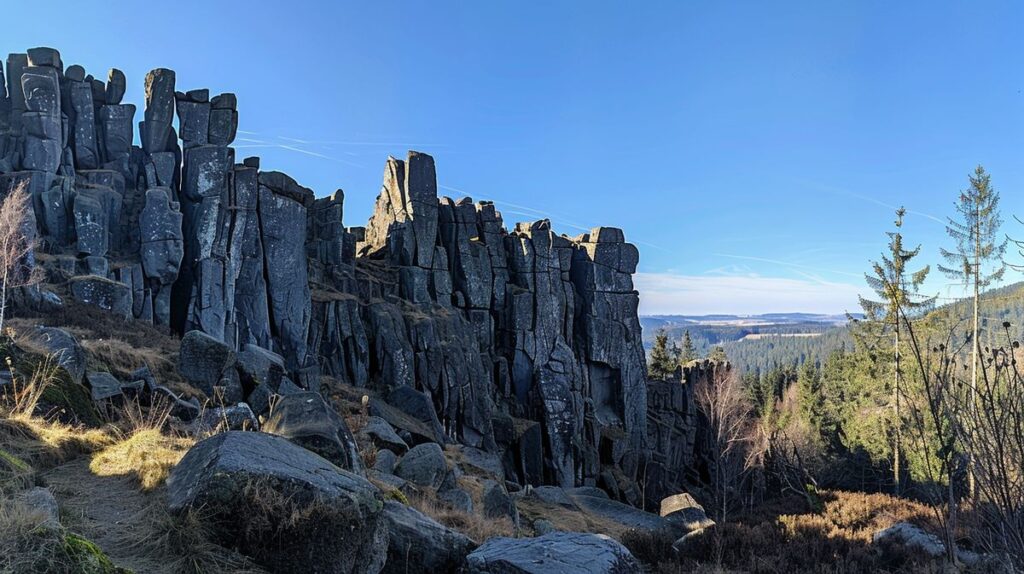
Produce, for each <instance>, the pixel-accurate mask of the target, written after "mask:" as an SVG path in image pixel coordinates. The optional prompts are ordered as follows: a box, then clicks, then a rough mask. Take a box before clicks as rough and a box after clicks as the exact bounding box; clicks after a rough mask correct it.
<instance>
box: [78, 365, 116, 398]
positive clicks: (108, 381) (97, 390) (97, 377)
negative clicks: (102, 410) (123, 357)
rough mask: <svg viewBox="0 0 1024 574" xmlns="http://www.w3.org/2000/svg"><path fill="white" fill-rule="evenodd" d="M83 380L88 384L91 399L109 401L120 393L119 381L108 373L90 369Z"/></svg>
mask: <svg viewBox="0 0 1024 574" xmlns="http://www.w3.org/2000/svg"><path fill="white" fill-rule="evenodd" d="M85 382H86V383H87V384H88V385H89V389H90V393H91V396H92V400H94V401H96V402H102V401H109V400H113V399H116V398H118V397H120V396H121V395H122V392H121V382H120V381H118V380H117V379H115V378H114V376H113V375H111V374H110V373H99V372H95V371H90V372H88V373H86V374H85Z"/></svg>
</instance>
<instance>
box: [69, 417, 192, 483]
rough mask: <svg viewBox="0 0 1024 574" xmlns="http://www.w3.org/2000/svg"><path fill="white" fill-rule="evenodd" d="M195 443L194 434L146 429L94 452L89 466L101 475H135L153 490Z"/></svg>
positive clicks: (140, 481)
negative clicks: (170, 433) (187, 434)
mask: <svg viewBox="0 0 1024 574" xmlns="http://www.w3.org/2000/svg"><path fill="white" fill-rule="evenodd" d="M193 444H195V440H194V439H192V438H186V437H176V436H168V435H166V434H164V433H162V432H160V430H159V429H143V430H140V431H136V432H134V433H132V434H131V435H129V436H127V437H125V438H124V439H123V440H119V441H117V442H115V443H114V444H112V445H110V446H108V447H106V448H104V449H103V450H101V451H99V452H97V453H96V454H94V455H93V456H92V461H91V462H90V463H89V470H91V471H92V472H93V473H94V474H96V475H98V476H116V475H128V476H132V477H134V478H135V479H136V480H137V481H138V483H139V486H140V487H141V488H142V490H146V491H148V490H153V489H154V488H156V487H158V486H160V485H162V484H163V483H164V481H166V480H167V476H168V475H170V473H171V469H173V468H174V467H175V465H177V464H178V461H180V460H181V457H183V456H185V453H186V452H188V449H189V448H191V447H192V445H193Z"/></svg>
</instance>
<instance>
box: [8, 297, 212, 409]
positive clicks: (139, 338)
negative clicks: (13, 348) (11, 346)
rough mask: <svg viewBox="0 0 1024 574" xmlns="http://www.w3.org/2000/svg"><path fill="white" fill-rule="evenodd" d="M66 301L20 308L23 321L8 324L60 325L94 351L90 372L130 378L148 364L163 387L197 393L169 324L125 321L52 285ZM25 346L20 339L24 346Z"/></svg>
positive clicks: (22, 327) (25, 327)
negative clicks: (181, 368)
mask: <svg viewBox="0 0 1024 574" xmlns="http://www.w3.org/2000/svg"><path fill="white" fill-rule="evenodd" d="M49 287H51V288H52V290H53V291H55V292H57V293H58V294H59V295H61V296H62V298H63V299H64V305H63V307H62V308H61V309H60V310H58V311H53V312H47V313H33V312H30V311H21V310H19V313H18V318H12V319H10V320H9V321H8V322H7V324H8V325H10V326H11V327H13V328H14V329H15V330H16V331H18V332H26V333H27V332H31V328H32V326H34V325H39V324H42V325H47V326H50V327H59V328H61V329H64V330H66V331H68V332H69V333H71V334H72V335H74V336H75V338H77V339H78V341H79V343H81V345H82V347H84V348H85V349H86V350H87V351H88V352H89V355H90V357H89V363H90V368H92V369H95V370H109V371H110V372H111V373H113V374H114V375H117V376H119V377H121V378H126V377H127V376H128V375H129V374H130V373H131V372H132V371H134V370H135V369H138V368H139V367H141V366H143V365H149V368H150V370H151V371H152V372H153V374H154V375H155V376H156V377H157V379H158V380H159V381H160V383H161V384H162V385H165V386H167V387H168V388H170V389H171V390H173V391H175V392H179V393H191V394H193V395H195V396H200V395H198V394H197V393H198V391H197V390H196V389H194V388H192V387H190V386H188V385H187V384H186V383H185V381H184V379H182V377H181V375H180V374H179V373H178V370H177V368H176V365H177V361H178V350H179V348H180V346H181V341H180V340H179V339H178V337H177V336H175V335H173V334H171V332H170V330H169V329H168V328H167V327H166V326H157V325H152V324H148V323H145V322H142V321H126V320H125V319H123V318H121V317H118V316H116V315H114V314H113V313H109V312H107V311H104V310H102V309H98V308H96V307H92V306H89V305H83V304H81V303H78V302H77V301H75V300H74V299H72V298H71V297H69V296H67V293H66V289H65V288H64V287H62V286H57V285H51V286H49ZM21 344H22V342H21V341H19V346H20V345H21Z"/></svg>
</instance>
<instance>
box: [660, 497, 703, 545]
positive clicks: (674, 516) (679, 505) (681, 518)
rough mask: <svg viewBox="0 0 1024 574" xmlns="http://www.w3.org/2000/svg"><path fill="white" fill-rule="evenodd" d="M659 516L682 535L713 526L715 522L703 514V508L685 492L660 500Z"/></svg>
mask: <svg viewBox="0 0 1024 574" xmlns="http://www.w3.org/2000/svg"><path fill="white" fill-rule="evenodd" d="M661 516H662V517H663V518H665V520H668V521H669V522H670V523H671V524H672V525H673V526H674V527H676V528H678V529H680V530H681V531H682V534H683V535H686V534H689V533H690V532H693V531H695V530H700V529H702V528H707V527H709V526H714V525H715V521H714V520H711V519H710V518H708V515H707V514H706V513H705V512H704V507H703V506H701V505H700V504H699V503H698V502H697V501H696V500H694V498H693V497H692V496H690V495H689V494H688V493H685V492H683V493H680V494H675V495H672V496H669V497H666V498H664V499H662V501H661Z"/></svg>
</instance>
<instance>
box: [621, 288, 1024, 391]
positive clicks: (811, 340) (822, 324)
mask: <svg viewBox="0 0 1024 574" xmlns="http://www.w3.org/2000/svg"><path fill="white" fill-rule="evenodd" d="M940 303H943V304H942V305H940V306H939V307H938V308H936V309H935V310H934V311H932V312H931V313H929V315H928V317H927V319H928V323H929V324H930V325H933V326H935V325H942V326H945V327H946V328H955V327H961V328H963V329H966V328H967V324H966V323H964V321H966V320H967V319H968V318H969V317H970V315H971V305H970V301H969V300H950V299H940ZM858 317H859V315H858ZM1004 321H1008V322H1009V323H1010V324H1011V334H1013V335H1014V336H1015V337H1020V336H1021V335H1022V333H1024V282H1019V283H1013V284H1010V285H1006V286H1004V287H999V288H997V289H992V290H990V291H987V292H986V293H984V294H983V295H982V328H983V330H985V331H984V332H983V335H982V341H983V342H985V341H988V340H990V339H991V338H993V337H994V336H998V335H1001V334H1002V327H1001V325H1002V323H1003V322H1004ZM960 323H962V325H958V324H960ZM640 324H641V326H643V330H644V333H643V336H644V345H645V347H647V348H650V345H651V344H652V343H653V341H654V336H655V334H656V333H657V331H658V329H662V328H663V329H665V332H666V333H668V335H669V339H670V340H671V341H675V342H676V343H677V344H678V343H679V341H681V340H682V337H683V333H684V332H685V331H690V337H691V339H693V342H694V345H695V346H696V348H697V352H698V353H699V354H701V355H702V356H703V355H705V354H707V353H708V352H709V351H710V349H711V347H713V346H715V345H721V346H722V347H723V348H724V349H725V354H726V356H728V357H729V360H730V361H731V362H732V363H733V365H734V367H736V368H737V369H738V370H739V371H740V372H748V371H756V370H766V369H770V368H771V367H773V366H776V365H778V366H785V365H792V366H798V365H800V364H802V363H803V362H804V361H806V360H809V359H811V360H819V361H820V360H823V359H824V358H825V357H826V356H828V355H829V354H830V353H831V352H833V351H835V350H837V349H841V348H847V349H849V348H852V347H853V340H852V338H851V336H850V332H849V330H848V329H847V327H846V324H847V317H846V316H845V315H821V314H814V313H765V314H761V315H721V314H717V315H652V316H643V317H641V318H640ZM989 326H991V327H993V329H988V327H989Z"/></svg>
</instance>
